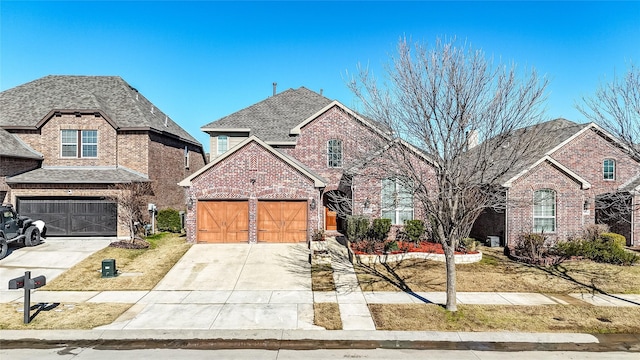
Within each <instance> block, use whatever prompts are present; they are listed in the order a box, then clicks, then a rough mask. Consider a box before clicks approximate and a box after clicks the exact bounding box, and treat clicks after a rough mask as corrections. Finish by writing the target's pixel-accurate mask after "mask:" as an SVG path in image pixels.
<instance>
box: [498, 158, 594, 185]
mask: <svg viewBox="0 0 640 360" xmlns="http://www.w3.org/2000/svg"><path fill="white" fill-rule="evenodd" d="M544 161H548V162H550V163H551V164H552V165H553V166H555V167H557V168H558V169H560V170H562V171H563V172H564V173H566V174H567V175H569V176H570V177H572V178H573V179H574V180H576V181H577V182H579V183H580V185H581V188H582V189H583V190H587V189H590V188H591V183H590V182H588V181H587V180H585V179H584V178H582V177H581V176H580V175H578V174H576V173H575V172H573V171H572V170H571V169H569V168H567V167H566V166H564V165H562V164H561V163H559V162H558V161H556V160H555V159H553V158H552V157H551V156H549V155H545V156H544V157H542V158H541V159H540V160H538V161H536V162H535V163H533V165H531V166H529V167H528V168H526V169H525V170H522V171H521V172H520V173H518V174H517V175H516V176H514V177H512V178H511V179H509V180H507V181H506V182H505V183H504V184H502V186H503V187H506V188H510V187H511V186H512V185H513V182H514V181H516V180H517V179H519V178H520V177H521V176H523V175H524V174H526V173H528V172H529V171H531V170H533V169H534V168H535V167H536V166H538V165H540V164H541V163H542V162H544Z"/></svg>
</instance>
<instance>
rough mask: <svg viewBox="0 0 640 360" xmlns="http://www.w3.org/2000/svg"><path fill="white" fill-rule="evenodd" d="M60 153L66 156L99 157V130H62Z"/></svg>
mask: <svg viewBox="0 0 640 360" xmlns="http://www.w3.org/2000/svg"><path fill="white" fill-rule="evenodd" d="M60 155H61V156H62V157H65V158H95V157H98V130H60Z"/></svg>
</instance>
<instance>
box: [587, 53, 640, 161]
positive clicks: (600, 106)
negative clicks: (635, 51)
mask: <svg viewBox="0 0 640 360" xmlns="http://www.w3.org/2000/svg"><path fill="white" fill-rule="evenodd" d="M582 100H583V102H584V104H583V105H577V106H576V107H577V108H578V110H579V111H580V112H581V113H582V114H583V115H584V116H585V117H586V118H587V119H589V120H590V121H593V122H595V123H597V124H599V125H601V126H602V127H604V128H605V129H606V130H607V131H609V132H610V133H611V134H612V135H614V136H616V137H618V139H620V140H622V141H623V142H624V144H625V145H626V146H627V150H628V151H629V152H630V154H631V155H632V156H634V157H635V158H637V159H640V69H638V68H637V67H635V66H634V65H631V66H630V67H629V70H628V71H627V73H626V74H625V75H624V77H622V78H620V77H614V79H613V81H612V82H610V83H608V84H604V85H601V86H600V88H599V89H597V90H596V93H595V95H594V96H592V97H583V98H582Z"/></svg>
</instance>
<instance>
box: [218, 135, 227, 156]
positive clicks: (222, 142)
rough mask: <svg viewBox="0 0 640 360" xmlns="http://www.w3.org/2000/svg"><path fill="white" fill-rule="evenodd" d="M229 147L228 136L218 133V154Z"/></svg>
mask: <svg viewBox="0 0 640 360" xmlns="http://www.w3.org/2000/svg"><path fill="white" fill-rule="evenodd" d="M228 149H229V137H228V136H227V135H218V155H222V154H224V153H225V152H226V151H227V150H228Z"/></svg>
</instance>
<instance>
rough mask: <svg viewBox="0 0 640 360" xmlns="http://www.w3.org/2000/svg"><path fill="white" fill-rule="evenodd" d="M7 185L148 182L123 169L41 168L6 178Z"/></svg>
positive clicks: (138, 175)
mask: <svg viewBox="0 0 640 360" xmlns="http://www.w3.org/2000/svg"><path fill="white" fill-rule="evenodd" d="M6 181H7V183H8V184H117V183H130V182H148V181H149V179H148V178H146V177H144V176H142V175H141V174H139V173H137V172H135V171H133V170H130V169H127V168H125V167H121V166H120V167H98V166H96V167H90V166H83V167H69V166H56V167H53V166H52V167H42V168H38V169H35V170H31V171H28V172H25V173H22V174H20V175H16V176H11V177H7V178H6Z"/></svg>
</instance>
